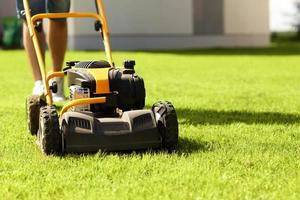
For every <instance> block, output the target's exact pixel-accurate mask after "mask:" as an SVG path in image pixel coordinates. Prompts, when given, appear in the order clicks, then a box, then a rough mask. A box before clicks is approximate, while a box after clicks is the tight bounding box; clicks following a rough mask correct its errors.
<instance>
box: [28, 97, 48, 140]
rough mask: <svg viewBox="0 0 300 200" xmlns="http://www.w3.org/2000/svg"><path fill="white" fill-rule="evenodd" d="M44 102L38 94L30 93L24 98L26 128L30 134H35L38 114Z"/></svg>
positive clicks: (37, 126) (37, 127)
mask: <svg viewBox="0 0 300 200" xmlns="http://www.w3.org/2000/svg"><path fill="white" fill-rule="evenodd" d="M44 105H45V103H44V101H43V100H41V98H40V96H37V95H31V96H29V97H27V98H26V120H27V128H28V130H29V132H30V133H31V135H36V134H37V132H38V129H39V114H40V108H41V106H44Z"/></svg>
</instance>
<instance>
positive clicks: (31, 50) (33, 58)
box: [23, 22, 46, 81]
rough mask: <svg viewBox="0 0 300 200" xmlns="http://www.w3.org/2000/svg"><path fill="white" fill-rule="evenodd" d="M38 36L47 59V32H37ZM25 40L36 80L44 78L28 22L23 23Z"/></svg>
mask: <svg viewBox="0 0 300 200" xmlns="http://www.w3.org/2000/svg"><path fill="white" fill-rule="evenodd" d="M37 37H38V40H39V43H40V47H41V50H42V55H43V58H44V60H45V46H46V40H45V33H44V31H42V32H39V33H37ZM23 42H24V46H25V50H26V53H27V55H28V58H29V62H30V65H31V69H32V73H33V76H34V79H35V81H37V80H42V76H41V71H40V67H39V63H38V61H37V57H36V53H35V50H34V46H33V42H32V39H31V36H30V33H29V30H28V27H27V24H26V22H24V23H23Z"/></svg>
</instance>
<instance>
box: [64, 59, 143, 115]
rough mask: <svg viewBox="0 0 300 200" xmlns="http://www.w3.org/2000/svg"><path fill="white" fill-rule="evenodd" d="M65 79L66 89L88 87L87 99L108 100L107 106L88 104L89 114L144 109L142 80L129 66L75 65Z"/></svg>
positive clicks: (98, 63)
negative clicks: (102, 111)
mask: <svg viewBox="0 0 300 200" xmlns="http://www.w3.org/2000/svg"><path fill="white" fill-rule="evenodd" d="M67 77H68V85H69V87H71V86H80V87H82V88H88V89H89V92H90V97H100V96H106V97H107V103H105V104H99V105H91V111H92V112H98V111H101V110H107V109H108V110H112V109H116V108H118V109H121V110H123V111H127V110H136V109H142V108H144V106H145V96H146V92H145V86H144V81H143V79H142V78H141V77H139V76H138V75H136V74H135V71H134V69H133V68H132V67H131V68H111V67H110V65H109V64H108V63H107V62H106V61H86V62H78V63H76V64H75V66H73V67H72V68H71V69H68V70H67ZM71 95H72V94H71Z"/></svg>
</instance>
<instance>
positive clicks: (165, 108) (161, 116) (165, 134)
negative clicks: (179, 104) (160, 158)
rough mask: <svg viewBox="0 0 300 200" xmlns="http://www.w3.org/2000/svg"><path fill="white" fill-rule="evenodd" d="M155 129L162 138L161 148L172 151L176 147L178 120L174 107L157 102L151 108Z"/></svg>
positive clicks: (163, 102)
mask: <svg viewBox="0 0 300 200" xmlns="http://www.w3.org/2000/svg"><path fill="white" fill-rule="evenodd" d="M152 112H153V113H154V115H155V119H156V123H157V128H158V130H159V132H160V134H161V136H162V146H163V148H165V149H167V150H168V151H174V150H175V149H176V148H177V146H178V120H177V115H176V111H175V108H174V106H173V105H172V104H171V103H170V102H168V101H159V102H157V103H155V104H154V105H153V106H152Z"/></svg>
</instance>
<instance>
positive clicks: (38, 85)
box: [32, 80, 44, 96]
mask: <svg viewBox="0 0 300 200" xmlns="http://www.w3.org/2000/svg"><path fill="white" fill-rule="evenodd" d="M43 93H44V86H43V81H41V80H37V81H35V83H34V86H33V89H32V95H38V96H40V95H42V94H43Z"/></svg>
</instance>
